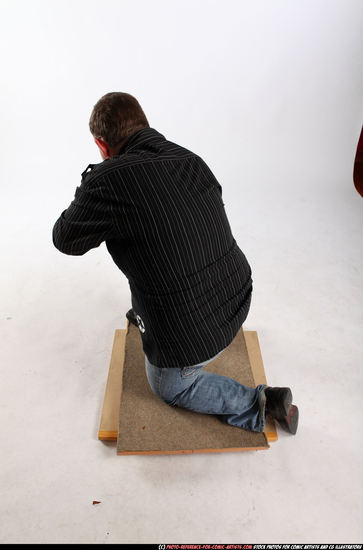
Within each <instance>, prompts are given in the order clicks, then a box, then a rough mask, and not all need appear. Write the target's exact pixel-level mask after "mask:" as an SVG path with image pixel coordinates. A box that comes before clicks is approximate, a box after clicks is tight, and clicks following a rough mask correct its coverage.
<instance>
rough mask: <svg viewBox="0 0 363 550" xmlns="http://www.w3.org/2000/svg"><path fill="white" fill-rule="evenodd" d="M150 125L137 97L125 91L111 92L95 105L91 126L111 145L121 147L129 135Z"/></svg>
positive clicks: (93, 131)
mask: <svg viewBox="0 0 363 550" xmlns="http://www.w3.org/2000/svg"><path fill="white" fill-rule="evenodd" d="M149 127H150V125H149V123H148V120H147V118H146V116H145V113H144V111H143V110H142V108H141V106H140V104H139V102H138V101H137V99H136V98H135V97H133V96H132V95H130V94H127V93H125V92H110V93H108V94H106V95H104V96H102V97H101V99H99V100H98V101H97V103H96V105H95V106H94V107H93V111H92V114H91V117H90V120H89V128H90V130H91V134H92V135H93V136H94V137H97V138H99V137H102V138H103V139H104V140H105V141H106V143H107V144H108V145H109V146H110V147H121V145H122V144H123V143H124V142H125V141H126V139H127V138H128V137H130V136H131V135H132V134H134V133H135V132H137V131H138V130H141V129H142V128H149Z"/></svg>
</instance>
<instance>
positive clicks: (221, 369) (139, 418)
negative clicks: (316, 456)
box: [117, 322, 269, 455]
mask: <svg viewBox="0 0 363 550" xmlns="http://www.w3.org/2000/svg"><path fill="white" fill-rule="evenodd" d="M262 368H263V367H262ZM205 370H207V371H210V372H215V373H217V374H222V375H224V376H228V377H230V378H233V379H235V380H237V382H240V383H241V384H244V385H246V386H252V387H254V386H255V385H256V384H255V380H254V377H253V373H252V370H251V364H250V358H249V354H248V351H247V346H246V341H245V338H244V333H243V329H242V327H241V328H240V330H239V331H238V333H237V334H236V336H235V338H234V339H233V340H232V342H231V343H230V345H229V346H228V348H227V349H226V350H225V351H224V352H223V353H222V354H221V355H220V356H219V357H217V358H216V359H215V360H213V361H212V362H211V363H209V364H208V365H207V366H206V367H205ZM268 447H269V444H268V440H267V437H266V434H265V433H258V432H251V431H249V430H244V429H241V428H238V427H235V426H230V425H228V424H226V423H224V422H222V421H221V420H220V419H219V418H218V417H217V416H215V415H209V414H201V413H196V412H193V411H189V410H187V409H183V408H180V407H170V406H169V405H167V404H166V403H164V402H163V401H162V400H161V399H159V398H158V397H157V396H156V395H154V393H153V392H152V390H151V388H150V386H149V383H148V381H147V378H146V372H145V355H144V352H143V349H142V342H141V335H140V333H139V329H138V328H137V327H135V326H134V325H132V324H130V323H129V322H127V329H126V338H125V357H124V364H123V373H122V391H121V399H120V407H119V425H118V437H117V454H120V455H121V454H185V453H196V452H227V451H244V450H257V449H267V448H268Z"/></svg>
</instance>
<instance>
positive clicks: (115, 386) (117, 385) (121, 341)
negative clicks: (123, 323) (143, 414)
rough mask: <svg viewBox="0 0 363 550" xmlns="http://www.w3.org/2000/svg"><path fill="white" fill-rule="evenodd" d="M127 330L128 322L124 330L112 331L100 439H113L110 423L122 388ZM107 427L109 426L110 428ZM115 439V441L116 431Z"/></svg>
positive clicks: (114, 421)
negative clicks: (112, 337)
mask: <svg viewBox="0 0 363 550" xmlns="http://www.w3.org/2000/svg"><path fill="white" fill-rule="evenodd" d="M127 323H128V320H127ZM127 330H128V324H127V327H126V330H125V329H117V330H115V333H114V339H113V346H112V351H111V359H110V364H109V370H108V376H107V383H106V389H105V395H104V400H103V407H102V414H101V420H100V427H99V430H98V439H100V440H101V441H113V439H114V436H113V433H114V431H115V430H113V429H112V425H113V424H114V425H116V423H117V422H118V411H119V404H120V395H121V390H122V376H121V374H122V368H123V362H124V358H125V338H126V333H127ZM115 380H116V381H115ZM108 428H111V430H110V429H108ZM115 440H116V441H117V431H116V439H115Z"/></svg>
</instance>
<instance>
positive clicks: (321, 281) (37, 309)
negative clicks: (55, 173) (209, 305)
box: [0, 178, 363, 543]
mask: <svg viewBox="0 0 363 550" xmlns="http://www.w3.org/2000/svg"><path fill="white" fill-rule="evenodd" d="M338 179H339V178H338ZM224 196H225V203H226V208H227V211H228V213H229V215H230V219H231V225H232V227H233V230H234V234H235V235H236V238H237V240H238V241H239V242H240V244H241V246H242V245H243V242H244V245H245V246H244V247H243V248H244V250H245V253H246V254H247V255H248V257H249V260H250V262H251V265H252V267H253V271H254V284H255V290H254V302H253V305H252V307H251V311H250V315H249V317H248V319H247V321H246V323H245V329H249V330H257V332H258V335H259V339H260V344H261V350H262V355H263V360H264V365H265V370H266V375H267V380H268V382H269V383H270V384H271V385H290V386H291V387H292V389H293V393H294V400H295V402H296V403H297V404H298V405H299V408H300V413H301V420H300V426H299V430H298V433H297V434H296V436H289V435H288V434H285V433H284V432H281V431H279V433H278V435H279V439H278V441H277V442H275V443H272V444H271V447H270V449H269V450H267V451H257V452H246V453H238V452H235V453H223V454H219V453H216V454H207V455H203V454H201V455H197V454H196V455H186V456H116V449H115V445H114V444H111V443H110V444H104V443H101V442H100V441H98V440H97V430H98V425H99V421H100V415H101V410H102V404H103V396H104V391H105V384H106V377H107V372H108V366H109V360H110V354H111V349H112V343H113V334H114V330H115V329H116V328H124V327H125V325H126V323H125V318H124V315H125V313H126V311H127V309H128V307H129V305H130V294H129V288H128V283H127V280H126V279H125V278H124V277H123V275H121V274H119V272H118V270H117V268H116V267H115V266H114V265H113V263H112V261H111V259H110V258H109V256H108V255H107V252H106V250H105V248H104V247H103V246H102V247H101V248H100V249H98V250H94V251H92V252H90V253H89V254H87V255H85V256H83V257H82V258H70V257H66V256H63V255H61V254H60V253H58V252H57V251H56V250H55V249H54V250H53V249H52V245H51V243H50V242H48V240H49V239H48V236H47V239H45V240H46V241H47V242H44V255H43V256H42V255H41V254H40V255H39V257H38V258H37V261H36V262H35V261H33V258H32V254H31V251H30V250H29V249H28V248H27V242H28V241H27V238H26V236H25V237H24V238H25V245H24V247H23V254H22V255H20V256H19V255H16V254H15V252H14V250H13V249H12V248H11V246H9V249H8V250H7V254H8V256H10V257H11V259H12V262H11V269H10V270H8V271H7V272H6V274H5V273H3V274H2V277H5V278H6V281H5V282H6V285H2V289H3V290H4V292H3V295H2V313H1V320H0V321H1V350H0V353H1V365H2V366H1V373H2V382H1V390H0V392H1V401H0V403H1V410H2V436H1V473H0V475H1V499H0V510H1V528H0V534H1V535H0V536H1V541H2V542H3V541H5V542H67V543H70V542H131V543H136V542H184V543H193V542H201V543H210V542H215V543H216V542H220V543H222V542H229V543H233V542H234V543H241V542H244V543H246V542H255V543H256V542H261V543H263V542H266V541H267V542H270V543H272V542H275V543H277V542H279V543H281V542H288V543H291V542H294V543H299V542H315V543H319V542H331V541H334V542H357V541H360V540H361V539H362V523H361V518H362V498H361V493H362V438H361V425H362V357H363V356H362V351H363V350H362V328H363V315H362V303H363V300H362V298H363V296H362V288H363V287H362V274H363V265H362V240H361V239H362V229H363V221H362V220H363V216H362V211H363V199H362V198H361V197H359V195H358V194H357V193H356V191H355V190H354V188H353V186H352V185H350V184H349V181H348V179H347V181H346V182H344V181H343V180H342V181H340V180H339V183H337V182H336V181H335V182H334V181H333V180H331V185H330V187H329V192H327V188H324V186H321V188H320V191H318V192H316V193H315V194H314V200H313V199H312V193H311V189H306V190H304V191H301V192H299V193H297V191H296V187H293V188H290V191H289V189H284V191H283V192H282V190H281V189H280V195H276V188H274V191H268V190H267V188H266V189H265V192H264V195H263V196H264V199H263V200H262V198H261V195H260V193H259V191H258V190H256V192H255V194H250V199H251V200H250V207H249V211H251V212H256V213H258V216H259V219H260V220H261V223H260V224H257V223H255V224H254V225H252V227H249V230H246V231H244V229H243V228H245V227H246V228H247V227H248V226H249V224H248V223H247V221H248V220H247V219H245V220H244V221H241V218H239V217H238V216H237V212H236V206H235V205H234V204H233V200H232V198H233V190H232V189H231V188H228V187H227V188H225V191H224ZM288 205H289V206H288ZM249 215H250V216H251V220H252V214H249ZM276 220H277V221H276ZM24 224H25V225H26V223H25V222H24ZM242 226H243V227H242ZM25 228H26V227H25ZM242 230H243V231H242ZM242 232H244V233H245V234H244V237H243V238H242V237H241V235H242ZM12 238H13V239H14V242H15V240H16V239H18V238H19V235H18V233H17V232H16V231H15V233H14V235H13V237H12ZM29 241H30V237H29ZM93 500H98V501H101V503H100V504H98V505H93V504H92V502H93Z"/></svg>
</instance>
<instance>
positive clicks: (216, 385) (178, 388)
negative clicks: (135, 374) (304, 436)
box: [145, 350, 266, 432]
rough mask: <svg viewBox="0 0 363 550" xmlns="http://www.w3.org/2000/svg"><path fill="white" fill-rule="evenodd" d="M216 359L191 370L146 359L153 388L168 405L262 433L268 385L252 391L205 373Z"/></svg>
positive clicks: (222, 377)
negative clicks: (163, 366) (265, 389)
mask: <svg viewBox="0 0 363 550" xmlns="http://www.w3.org/2000/svg"><path fill="white" fill-rule="evenodd" d="M222 351H224V350H222ZM220 353H222V352H220ZM217 355H219V354H217ZM215 357H217V356H215ZM215 357H212V358H211V359H209V360H208V361H205V362H204V363H201V364H200V365H194V366H191V367H184V368H159V367H156V366H155V365H152V364H151V363H150V361H149V360H148V358H147V356H145V368H146V375H147V378H148V381H149V384H150V387H151V389H152V390H153V392H154V393H155V394H156V395H157V396H158V397H159V398H160V399H162V400H163V401H165V403H167V404H168V405H171V406H178V407H182V408H185V409H189V410H192V411H195V412H199V413H204V414H214V415H216V416H218V417H219V418H220V419H221V420H222V421H223V422H226V423H227V424H230V425H232V426H237V427H239V428H244V429H247V430H253V431H257V432H262V431H263V430H264V427H265V421H266V419H265V404H266V396H265V392H264V388H266V385H264V384H260V385H259V386H257V387H256V388H250V387H248V386H244V385H242V384H240V383H239V382H237V381H236V380H233V379H232V378H228V377H226V376H221V375H218V374H215V373H212V372H206V371H203V368H204V366H205V365H206V364H207V363H209V361H212V360H213V359H214V358H215Z"/></svg>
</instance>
